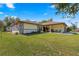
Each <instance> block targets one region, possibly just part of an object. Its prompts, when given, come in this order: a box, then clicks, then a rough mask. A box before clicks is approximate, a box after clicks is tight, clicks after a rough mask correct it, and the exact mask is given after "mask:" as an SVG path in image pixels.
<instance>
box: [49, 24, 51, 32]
mask: <svg viewBox="0 0 79 59" xmlns="http://www.w3.org/2000/svg"><path fill="white" fill-rule="evenodd" d="M49 33H51V25H50V27H49Z"/></svg>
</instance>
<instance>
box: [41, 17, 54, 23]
mask: <svg viewBox="0 0 79 59" xmlns="http://www.w3.org/2000/svg"><path fill="white" fill-rule="evenodd" d="M48 21H53V19H52V18H50V19H48V20H43V21H41V23H43V22H48Z"/></svg>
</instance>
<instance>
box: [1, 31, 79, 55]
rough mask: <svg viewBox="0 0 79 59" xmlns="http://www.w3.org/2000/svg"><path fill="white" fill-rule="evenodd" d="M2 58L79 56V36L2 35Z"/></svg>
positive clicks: (50, 34)
mask: <svg viewBox="0 0 79 59" xmlns="http://www.w3.org/2000/svg"><path fill="white" fill-rule="evenodd" d="M0 55H1V56H44V55H45V56H75V55H76V56H77V55H79V35H63V34H55V33H43V34H36V35H13V34H12V33H6V32H3V33H2V39H1V33H0Z"/></svg>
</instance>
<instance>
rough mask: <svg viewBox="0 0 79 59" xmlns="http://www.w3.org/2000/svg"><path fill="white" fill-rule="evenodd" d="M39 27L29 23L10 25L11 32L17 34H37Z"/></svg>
mask: <svg viewBox="0 0 79 59" xmlns="http://www.w3.org/2000/svg"><path fill="white" fill-rule="evenodd" d="M39 29H40V25H39V24H38V23H36V22H31V21H16V22H15V23H13V24H12V32H13V33H15V32H18V33H21V34H26V33H32V32H38V31H39Z"/></svg>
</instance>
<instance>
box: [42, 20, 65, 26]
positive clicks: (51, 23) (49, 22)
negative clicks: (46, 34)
mask: <svg viewBox="0 0 79 59" xmlns="http://www.w3.org/2000/svg"><path fill="white" fill-rule="evenodd" d="M61 23H63V24H65V23H64V22H53V21H48V22H44V23H42V25H53V24H61Z"/></svg>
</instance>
